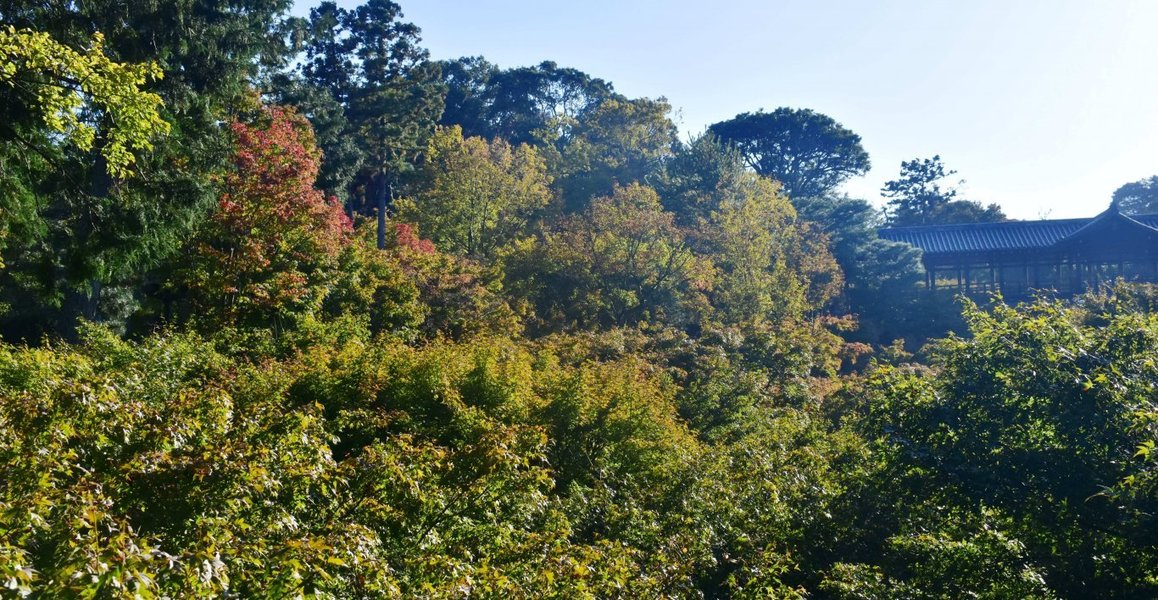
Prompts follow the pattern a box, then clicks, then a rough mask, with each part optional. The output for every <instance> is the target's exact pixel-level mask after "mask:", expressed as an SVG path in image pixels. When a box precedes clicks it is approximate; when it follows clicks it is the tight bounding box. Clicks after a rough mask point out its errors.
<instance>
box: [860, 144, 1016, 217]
mask: <svg viewBox="0 0 1158 600" xmlns="http://www.w3.org/2000/svg"><path fill="white" fill-rule="evenodd" d="M956 173H957V172H956V171H946V170H945V166H944V165H943V164H941V157H940V156H934V157H933V158H926V159H913V160H909V161H902V162H901V174H900V178H899V179H894V180H892V181H888V182H886V183H885V185H884V187H882V188H881V194H882V195H883V196H884V197H885V198H888V199H889V225H891V226H893V227H908V226H912V225H951V224H953V223H992V222H997V221H1005V220H1006V217H1005V214H1004V213H1002V212H1001V208H1000V207H999V206H997V205H996V204H990V205H989V206H982V205H981V203H980V202H974V201H971V200H957V199H956V197H957V190H956V188H953V187H949V188H946V189H941V184H940V181H941V180H942V179H945V178H946V177H951V176H953V175H955V174H956Z"/></svg>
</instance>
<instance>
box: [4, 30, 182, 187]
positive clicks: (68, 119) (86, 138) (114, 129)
mask: <svg viewBox="0 0 1158 600" xmlns="http://www.w3.org/2000/svg"><path fill="white" fill-rule="evenodd" d="M161 76H162V73H161V69H160V67H158V66H157V65H156V64H155V63H150V64H141V65H126V64H121V63H117V62H114V61H112V60H110V59H109V58H108V57H107V56H106V55H105V53H104V36H103V35H101V34H100V33H96V34H94V35H93V38H92V42H91V44H89V47H88V49H87V50H86V51H85V52H83V53H82V52H77V51H75V50H73V49H72V48H69V47H67V46H65V45H63V44H60V43H58V42H57V41H56V40H53V39H52V36H50V35H48V34H46V33H39V32H35V31H29V30H27V29H23V30H19V31H17V30H16V29H15V28H13V27H11V26H9V27H7V28H5V29H2V30H0V85H5V86H10V87H12V88H15V94H16V95H18V96H27V99H26V101H27V102H28V104H29V105H31V106H32V107H34V110H35V111H36V112H38V113H39V114H40V118H41V120H42V121H43V124H44V126H45V127H46V128H47V129H48V130H49V131H51V132H52V133H54V134H59V135H60V136H62V137H63V138H64V139H65V140H68V141H69V142H70V143H72V144H75V145H76V147H77V148H79V149H80V150H82V151H88V150H91V149H92V148H93V146H94V144H95V143H96V140H97V137H98V136H99V137H100V138H101V147H100V153H101V156H102V157H103V158H104V163H105V168H106V169H107V170H108V173H109V175H111V176H113V177H127V176H130V175H131V174H132V170H131V168H132V165H133V163H134V162H135V161H136V157H135V156H134V155H133V151H148V150H152V148H153V145H152V144H151V143H150V141H151V139H152V138H153V137H155V136H160V135H164V134H166V133H168V132H169V123H168V122H166V121H165V120H164V119H162V118H161V116H160V114H159V110H160V108H161V98H160V97H159V96H157V95H156V94H152V93H149V92H145V91H143V90H142V89H141V87H142V86H144V85H145V84H146V83H148V82H149V81H150V80H154V79H160V78H161ZM86 114H90V115H95V114H99V115H103V116H104V117H103V119H102V120H103V121H104V123H105V125H104V126H102V128H101V130H100V131H98V130H97V126H96V125H95V124H93V123H91V122H86V121H84V120H82V115H86ZM18 140H19V138H18Z"/></svg>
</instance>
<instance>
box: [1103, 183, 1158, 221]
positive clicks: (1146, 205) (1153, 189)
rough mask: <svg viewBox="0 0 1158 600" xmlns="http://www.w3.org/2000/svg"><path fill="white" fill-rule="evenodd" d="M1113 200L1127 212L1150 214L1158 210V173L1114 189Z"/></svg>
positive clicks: (1119, 207) (1120, 208)
mask: <svg viewBox="0 0 1158 600" xmlns="http://www.w3.org/2000/svg"><path fill="white" fill-rule="evenodd" d="M1113 201H1114V202H1117V203H1118V209H1119V210H1121V211H1122V212H1124V213H1127V214H1134V215H1148V214H1153V213H1155V212H1158V175H1156V176H1154V177H1147V178H1146V179H1142V180H1140V181H1134V182H1131V183H1127V184H1125V185H1123V186H1122V187H1120V188H1118V189H1116V190H1114V196H1113Z"/></svg>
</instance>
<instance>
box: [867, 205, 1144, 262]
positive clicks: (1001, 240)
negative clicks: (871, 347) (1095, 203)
mask: <svg viewBox="0 0 1158 600" xmlns="http://www.w3.org/2000/svg"><path fill="white" fill-rule="evenodd" d="M1122 227H1125V228H1130V229H1138V230H1142V231H1146V232H1147V233H1152V234H1158V214H1153V215H1124V214H1122V213H1120V212H1118V209H1117V206H1114V205H1111V206H1110V208H1109V209H1108V210H1106V211H1105V212H1103V213H1102V214H1100V215H1098V216H1096V217H1089V218H1085V219H1050V220H1041V221H1006V222H1004V223H967V224H962V225H924V226H919V227H892V228H888V229H881V230H880V231H879V234H880V237H881V238H883V239H886V240H892V241H895V242H906V243H908V244H912V245H914V246H917V247H918V248H921V249H922V250H923V251H924V252H925V254H926V255H930V254H934V255H935V254H956V253H963V252H994V251H1005V250H1011V251H1015V250H1029V249H1045V248H1049V247H1053V246H1063V245H1066V244H1069V243H1073V242H1077V241H1080V240H1083V239H1086V238H1089V237H1090V236H1091V235H1095V234H1096V233H1097V232H1099V231H1102V230H1103V229H1106V230H1109V229H1120V228H1122Z"/></svg>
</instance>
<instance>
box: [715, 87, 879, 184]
mask: <svg viewBox="0 0 1158 600" xmlns="http://www.w3.org/2000/svg"><path fill="white" fill-rule="evenodd" d="M708 131H709V132H711V133H712V135H715V136H717V137H718V138H719V139H720V141H721V142H723V143H725V144H729V145H732V146H734V147H735V148H736V149H737V150H738V151H739V152H740V154H741V155H742V156H743V157H744V161H745V162H747V163H748V166H749V167H751V168H752V169H753V170H755V171H756V172H757V173H759V174H760V175H764V176H766V177H771V178H773V179H775V180H777V181H779V182H780V184H781V185H782V186H783V190H784V193H785V194H787V195H788V197H789V198H792V199H793V200H795V199H797V198H804V197H809V196H820V195H822V194H825V193H828V192H831V191H833V190H835V189H836V188H837V186H839V185H840V184H841V183H843V182H844V181H845V180H846V179H848V178H849V177H852V176H855V175H863V174H865V173H867V172H868V170H869V164H870V163H869V156H868V153H867V152H865V150H864V148H863V147H861V144H860V136H859V135H857V134H855V133H853V132H852V131H850V130H848V129H846V128H845V127H844V126H843V125H841V124H840V123H837V122H836V121H835V120H834V119H833V118H832V117H829V116H827V115H823V114H820V113H817V112H814V111H812V110H809V109H793V108H778V109H776V110H774V111H772V112H770V113H766V112H763V111H757V112H755V113H743V114H739V115H736V116H735V117H734V118H732V119H729V120H727V121H721V122H719V123H716V124H714V125H712V126H711V127H709V128H708Z"/></svg>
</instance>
